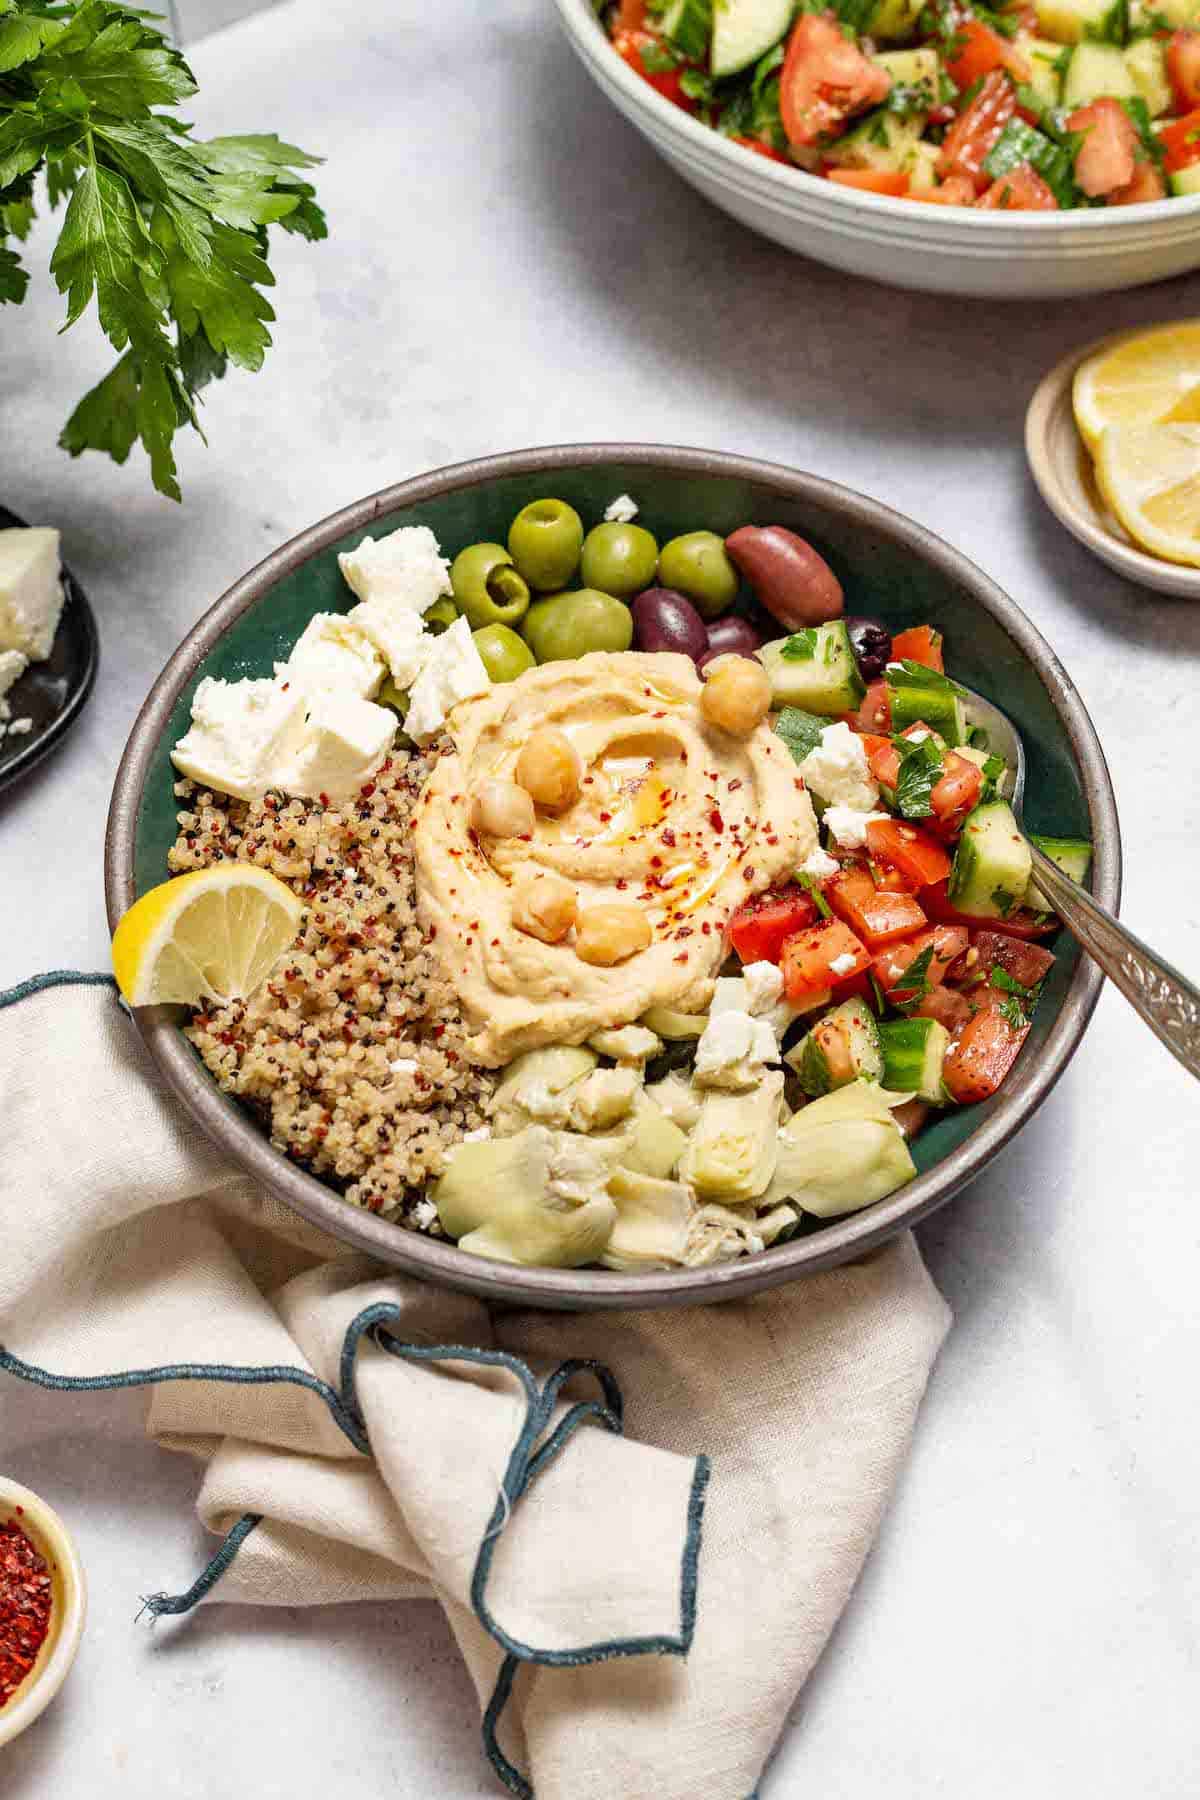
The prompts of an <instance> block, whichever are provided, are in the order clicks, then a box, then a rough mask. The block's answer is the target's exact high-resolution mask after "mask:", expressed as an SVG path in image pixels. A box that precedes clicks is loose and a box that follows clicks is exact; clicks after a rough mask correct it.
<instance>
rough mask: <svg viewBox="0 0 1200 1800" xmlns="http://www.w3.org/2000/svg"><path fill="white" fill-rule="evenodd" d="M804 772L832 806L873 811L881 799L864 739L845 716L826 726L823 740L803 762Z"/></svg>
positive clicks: (809, 784)
mask: <svg viewBox="0 0 1200 1800" xmlns="http://www.w3.org/2000/svg"><path fill="white" fill-rule="evenodd" d="M800 774H801V775H802V776H803V778H804V784H805V786H806V787H807V788H808V789H809V790H810V791H811V792H812V793H814V794H815V795H816V796H817V798H818V800H823V801H824V802H825V803H826V805H828V806H850V807H853V808H854V809H855V810H856V811H858V812H870V810H871V808H872V807H873V806H874V805H875V802H876V801H877V800H878V798H879V789H878V787H877V786H876V784H875V782H874V781H872V779H871V771H870V769H869V768H868V767H867V753H866V750H865V749H864V747H863V741H862V739H861V737H859V736H858V735H857V733H856V732H853V731H851V729H850V727H849V726H848V725H847V724H846V723H845V721H844V720H841V719H839V720H838V722H837V724H836V725H826V727H825V729H824V730H823V731H822V733H821V742H820V743H819V744H818V745H817V747H816V749H815V750H810V751H809V753H808V755H807V756H806V757H805V758H804V761H803V762H802V763H801V764H800Z"/></svg>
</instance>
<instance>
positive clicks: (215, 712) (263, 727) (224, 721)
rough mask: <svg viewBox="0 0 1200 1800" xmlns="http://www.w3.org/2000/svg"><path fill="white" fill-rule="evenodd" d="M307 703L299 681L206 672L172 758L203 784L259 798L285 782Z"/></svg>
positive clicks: (300, 736) (302, 731) (297, 746)
mask: <svg viewBox="0 0 1200 1800" xmlns="http://www.w3.org/2000/svg"><path fill="white" fill-rule="evenodd" d="M306 704H307V702H306V697H305V694H304V690H303V689H302V688H301V687H300V686H299V684H298V683H294V682H291V683H289V682H286V681H279V680H274V681H219V680H216V679H214V678H213V677H212V676H207V677H206V678H205V679H204V680H203V681H202V682H201V683H200V685H199V687H198V688H197V689H196V693H195V697H194V698H193V700H192V723H191V726H190V727H189V729H188V730H187V731H186V732H185V733H184V735H183V736H182V737H181V738H180V740H179V742H178V743H177V744H176V746H175V748H174V750H172V752H171V758H172V760H173V762H174V764H175V767H176V768H177V769H178V770H179V772H180V774H182V775H186V776H188V777H189V778H190V779H191V780H192V781H196V782H199V783H200V785H201V786H202V787H211V788H215V789H216V790H217V792H218V793H222V794H233V795H235V796H236V797H237V798H238V799H239V800H260V799H261V798H262V796H263V795H264V794H265V793H266V792H267V789H268V788H272V787H278V786H280V785H281V782H280V773H281V770H282V769H283V768H284V767H285V766H286V765H287V764H288V763H289V762H290V760H291V759H292V758H293V757H294V756H295V755H296V754H297V753H298V751H299V750H300V748H301V745H302V744H303V742H304V738H305V731H306V726H305V710H306ZM389 717H392V715H390V714H389ZM392 724H393V725H394V724H395V719H394V717H392Z"/></svg>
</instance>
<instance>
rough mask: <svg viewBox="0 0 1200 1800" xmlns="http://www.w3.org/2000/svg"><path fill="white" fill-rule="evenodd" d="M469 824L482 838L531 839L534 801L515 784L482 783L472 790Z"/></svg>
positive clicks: (500, 782)
mask: <svg viewBox="0 0 1200 1800" xmlns="http://www.w3.org/2000/svg"><path fill="white" fill-rule="evenodd" d="M471 823H472V825H473V826H474V827H475V829H476V831H479V832H482V833H483V835H484V836H485V837H498V838H508V837H514V838H515V837H532V836H533V828H534V825H535V823H536V819H535V816H534V811H533V801H532V800H531V799H530V797H529V795H528V794H527V793H526V792H525V789H524V788H523V787H518V786H517V784H516V782H515V781H481V782H480V784H479V786H478V787H477V788H476V789H475V799H474V805H473V806H472V808H471Z"/></svg>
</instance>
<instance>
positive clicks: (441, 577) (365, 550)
mask: <svg viewBox="0 0 1200 1800" xmlns="http://www.w3.org/2000/svg"><path fill="white" fill-rule="evenodd" d="M338 566H339V568H340V569H341V571H342V574H343V575H344V576H345V578H346V580H347V582H348V583H349V585H350V586H351V588H353V590H354V592H355V593H356V594H357V595H358V597H359V599H360V600H385V601H387V602H388V604H389V605H391V606H399V607H402V608H403V609H404V610H405V611H407V612H415V613H423V612H428V610H429V608H430V607H431V606H432V605H433V603H434V601H435V600H436V599H438V598H439V596H440V595H442V594H448V593H449V592H450V564H449V563H448V562H447V561H446V558H445V557H444V556H443V555H442V554H441V551H440V549H439V547H438V541H437V539H436V538H435V537H434V535H433V533H432V531H430V529H429V527H428V525H402V526H401V527H400V529H399V531H393V532H391V533H389V535H388V536H387V537H385V538H379V539H375V538H373V537H365V538H364V539H363V541H362V543H361V544H359V545H358V547H357V549H355V550H343V551H342V552H341V554H340V555H339V556H338Z"/></svg>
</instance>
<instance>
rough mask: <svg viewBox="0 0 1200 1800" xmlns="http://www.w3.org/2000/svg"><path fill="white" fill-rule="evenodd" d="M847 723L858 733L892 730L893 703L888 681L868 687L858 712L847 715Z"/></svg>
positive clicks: (871, 684) (881, 681)
mask: <svg viewBox="0 0 1200 1800" xmlns="http://www.w3.org/2000/svg"><path fill="white" fill-rule="evenodd" d="M846 723H847V724H848V725H853V727H854V729H855V730H856V731H864V732H868V733H870V732H879V731H890V730H891V728H892V703H891V701H890V699H889V698H888V687H887V682H886V681H884V680H882V679H880V680H879V681H872V682H871V683H870V684H869V685H868V687H867V691H866V693H865V694H864V695H863V698H862V703H861V704H860V706H859V709H858V711H857V712H856V713H847V714H846Z"/></svg>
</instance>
